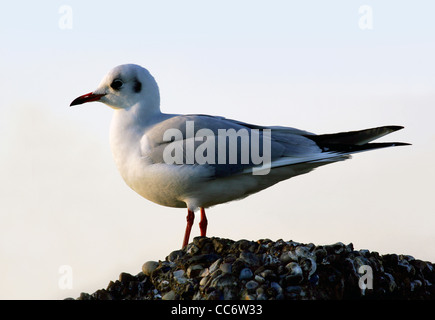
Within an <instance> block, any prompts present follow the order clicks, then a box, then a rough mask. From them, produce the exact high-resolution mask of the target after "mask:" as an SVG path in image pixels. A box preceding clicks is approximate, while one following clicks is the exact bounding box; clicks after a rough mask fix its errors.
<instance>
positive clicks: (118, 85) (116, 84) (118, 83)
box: [110, 79, 124, 90]
mask: <svg viewBox="0 0 435 320" xmlns="http://www.w3.org/2000/svg"><path fill="white" fill-rule="evenodd" d="M123 84H124V83H123V82H122V80H121V79H115V80H113V81H112V83H111V84H110V86H111V87H112V89H113V90H119V89H120V88H121V87H122V85H123Z"/></svg>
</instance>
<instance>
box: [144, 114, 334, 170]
mask: <svg viewBox="0 0 435 320" xmlns="http://www.w3.org/2000/svg"><path fill="white" fill-rule="evenodd" d="M304 135H312V134H311V133H309V132H306V131H302V130H298V129H294V128H288V127H278V126H271V127H266V126H257V125H253V124H248V123H244V122H240V121H236V120H230V119H226V118H223V117H214V116H208V115H177V116H174V117H172V118H169V119H167V120H165V121H162V122H160V123H158V124H156V125H154V126H153V127H152V128H150V129H148V130H147V132H146V135H144V137H143V141H142V146H141V147H142V150H141V151H142V155H143V156H144V157H147V158H149V159H150V160H151V162H152V163H167V164H168V163H169V164H174V165H205V166H208V167H210V168H212V169H213V170H211V172H213V176H214V177H224V176H229V175H234V174H238V173H247V172H252V169H253V168H258V167H260V166H262V165H264V162H265V161H269V165H270V167H272V168H273V167H277V166H287V165H291V164H297V163H306V162H316V161H320V160H322V159H325V158H328V159H329V158H331V157H337V155H336V154H334V155H332V154H329V153H327V152H322V150H321V149H320V148H319V147H318V146H317V144H316V143H315V142H314V141H313V140H311V139H309V138H307V137H305V136H304ZM269 138H270V139H269ZM268 139H269V140H268ZM268 141H270V142H268Z"/></svg>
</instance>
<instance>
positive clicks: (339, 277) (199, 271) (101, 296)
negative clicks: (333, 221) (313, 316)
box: [77, 237, 435, 300]
mask: <svg viewBox="0 0 435 320" xmlns="http://www.w3.org/2000/svg"><path fill="white" fill-rule="evenodd" d="M77 299H78V300H222V299H223V300H341V299H376V300H377V299H412V300H414V299H425V300H426V299H431V300H435V265H434V264H433V263H431V262H427V261H422V260H418V259H415V258H413V257H412V256H409V255H402V254H400V255H398V254H386V255H380V254H379V253H377V252H375V251H373V252H370V251H369V250H359V251H356V250H354V248H353V245H352V244H348V245H345V244H343V243H341V242H339V243H335V244H331V245H318V246H316V245H314V244H312V243H309V244H303V243H298V242H294V241H291V240H290V241H284V240H281V239H280V240H277V241H271V240H269V239H262V240H258V241H248V240H239V241H234V240H230V239H223V238H206V237H196V238H194V239H193V242H192V243H190V244H188V245H187V247H186V248H184V249H183V250H176V251H173V252H171V253H170V254H169V255H168V256H167V257H166V258H165V260H163V261H147V262H145V263H144V265H143V266H142V272H139V273H138V274H137V275H131V274H128V273H121V274H120V275H119V279H118V280H115V281H110V283H109V284H108V286H107V288H106V289H100V290H97V291H96V292H94V293H92V294H88V293H81V294H80V296H79V297H78V298H77Z"/></svg>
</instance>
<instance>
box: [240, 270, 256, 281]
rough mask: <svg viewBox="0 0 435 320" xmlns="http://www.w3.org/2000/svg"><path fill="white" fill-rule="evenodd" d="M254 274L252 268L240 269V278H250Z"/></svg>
mask: <svg viewBox="0 0 435 320" xmlns="http://www.w3.org/2000/svg"><path fill="white" fill-rule="evenodd" d="M253 276H254V274H253V273H252V271H251V269H249V268H244V269H242V270H241V271H240V275H239V279H240V280H248V279H251V278H252V277H253Z"/></svg>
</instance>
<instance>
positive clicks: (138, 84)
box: [133, 78, 142, 93]
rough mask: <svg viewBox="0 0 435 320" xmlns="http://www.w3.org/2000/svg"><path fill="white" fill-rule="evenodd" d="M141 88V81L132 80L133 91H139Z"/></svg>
mask: <svg viewBox="0 0 435 320" xmlns="http://www.w3.org/2000/svg"><path fill="white" fill-rule="evenodd" d="M141 90H142V83H141V82H140V81H139V80H138V79H136V78H135V79H134V80H133V91H134V92H136V93H139V92H140V91H141Z"/></svg>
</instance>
